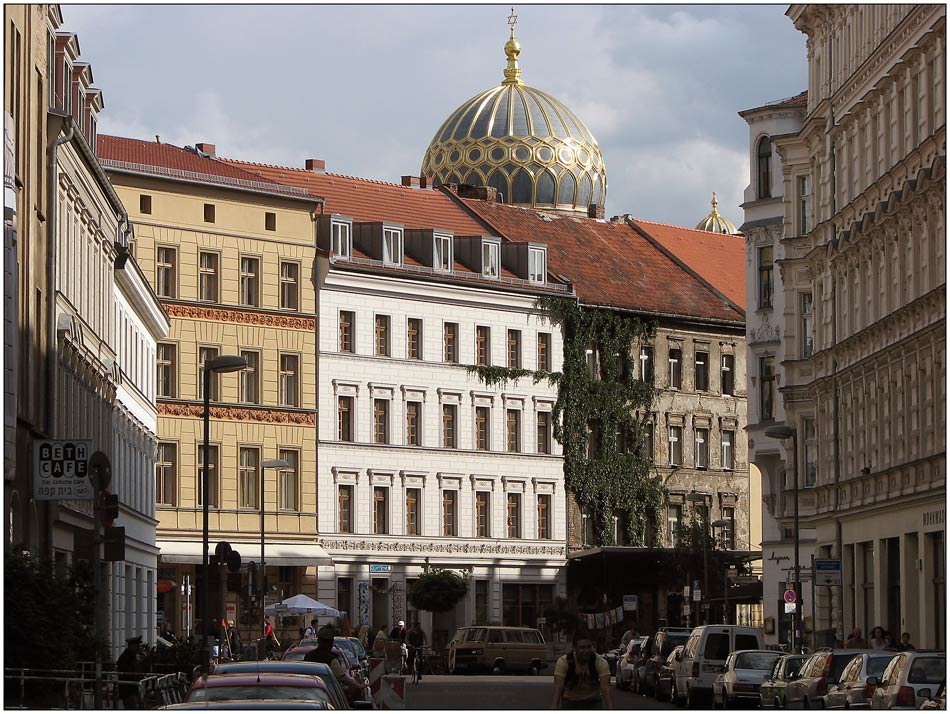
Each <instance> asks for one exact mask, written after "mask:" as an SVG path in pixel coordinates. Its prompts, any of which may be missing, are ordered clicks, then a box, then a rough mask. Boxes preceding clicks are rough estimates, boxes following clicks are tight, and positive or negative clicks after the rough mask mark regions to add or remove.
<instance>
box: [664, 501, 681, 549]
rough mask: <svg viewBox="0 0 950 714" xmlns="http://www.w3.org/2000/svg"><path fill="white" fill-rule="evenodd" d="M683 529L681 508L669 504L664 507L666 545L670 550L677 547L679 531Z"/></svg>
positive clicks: (675, 504) (678, 505)
mask: <svg viewBox="0 0 950 714" xmlns="http://www.w3.org/2000/svg"><path fill="white" fill-rule="evenodd" d="M682 527H683V506H682V505H681V504H679V503H671V504H669V505H668V506H667V507H666V544H667V545H668V546H669V547H670V548H675V547H676V546H677V545H679V541H680V529H681V528H682Z"/></svg>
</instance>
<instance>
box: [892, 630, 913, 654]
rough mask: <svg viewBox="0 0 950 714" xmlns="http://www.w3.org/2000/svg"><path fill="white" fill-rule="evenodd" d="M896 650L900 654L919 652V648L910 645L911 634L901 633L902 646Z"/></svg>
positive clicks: (896, 647) (898, 646) (897, 646)
mask: <svg viewBox="0 0 950 714" xmlns="http://www.w3.org/2000/svg"><path fill="white" fill-rule="evenodd" d="M894 649H896V650H897V651H898V652H915V651H916V650H917V648H916V647H914V646H913V645H912V644H911V643H910V633H909V632H902V633H901V641H900V644H898V645H896V646H895V648H894Z"/></svg>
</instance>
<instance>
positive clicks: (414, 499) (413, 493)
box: [406, 488, 422, 536]
mask: <svg viewBox="0 0 950 714" xmlns="http://www.w3.org/2000/svg"><path fill="white" fill-rule="evenodd" d="M421 499H422V490H421V489H418V488H407V489H406V535H411V536H417V535H419V524H420V523H421V522H422V519H421V517H420V514H421V512H422V503H421Z"/></svg>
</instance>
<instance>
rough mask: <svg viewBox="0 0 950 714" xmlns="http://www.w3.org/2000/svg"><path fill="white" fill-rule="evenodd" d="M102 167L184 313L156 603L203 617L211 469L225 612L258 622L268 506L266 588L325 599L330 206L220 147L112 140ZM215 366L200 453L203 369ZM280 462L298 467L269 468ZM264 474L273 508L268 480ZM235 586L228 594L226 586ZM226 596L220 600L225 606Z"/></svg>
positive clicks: (162, 439)
mask: <svg viewBox="0 0 950 714" xmlns="http://www.w3.org/2000/svg"><path fill="white" fill-rule="evenodd" d="M99 149H100V157H101V160H102V164H103V166H104V167H105V169H106V171H107V172H108V174H109V176H110V178H111V180H112V182H113V184H114V185H115V188H116V191H117V192H118V194H119V196H120V197H121V199H122V201H123V203H124V204H125V205H126V207H127V209H128V212H129V218H130V221H131V223H132V225H133V226H134V229H135V248H134V250H135V255H136V258H137V259H138V261H139V263H140V264H141V266H142V269H143V271H144V273H145V274H146V275H147V276H148V278H149V280H150V281H151V283H152V286H153V287H154V289H155V292H156V293H157V294H158V296H159V298H160V300H161V302H162V305H163V306H164V308H165V311H166V312H167V313H168V315H169V317H170V318H171V329H170V331H169V335H168V338H167V339H166V340H164V341H162V342H161V343H159V345H158V353H157V360H156V362H157V373H156V376H157V395H158V396H157V401H158V414H159V418H158V435H159V445H158V460H157V464H156V469H155V517H156V518H157V520H158V529H157V545H158V547H159V548H160V551H161V560H160V566H159V580H158V583H157V588H158V592H159V596H158V597H159V604H158V609H159V611H161V612H162V613H163V615H162V616H163V617H164V618H166V619H168V620H169V621H171V622H172V624H173V626H174V628H175V630H176V631H178V632H188V631H189V630H190V628H192V627H193V626H194V624H195V620H196V618H198V617H200V616H201V612H202V600H201V598H202V597H203V594H202V593H201V592H200V589H199V588H198V586H199V583H200V578H199V577H198V574H199V572H200V567H196V566H197V565H200V563H201V560H202V515H203V503H204V500H203V499H204V494H203V493H202V488H201V483H202V468H203V464H205V463H207V468H208V469H209V477H210V487H209V493H208V504H209V508H210V524H209V532H210V550H211V552H212V553H213V552H214V549H215V546H216V545H217V543H219V542H220V541H227V542H228V543H230V545H231V546H232V548H234V549H235V550H237V551H238V552H240V554H241V559H242V563H243V565H242V567H241V572H240V573H239V574H231V575H230V576H228V577H225V576H224V573H223V571H224V568H221V569H217V568H213V569H212V570H214V571H215V572H214V573H213V576H212V582H211V589H212V593H218V595H216V596H215V600H214V604H213V605H212V616H213V617H215V618H220V617H225V616H226V617H228V618H229V619H234V620H236V621H239V622H240V625H241V626H243V628H245V629H247V630H248V631H249V632H253V631H254V630H255V629H256V628H257V627H259V626H260V624H259V623H260V615H259V611H260V600H259V590H258V588H259V581H256V580H255V579H254V578H253V577H252V574H251V572H250V570H251V568H249V563H251V562H253V563H255V564H259V563H260V561H261V532H260V531H261V525H260V518H261V516H260V513H261V509H262V508H263V510H264V511H265V514H266V525H265V534H264V539H265V542H266V546H265V547H266V552H265V562H266V564H267V590H268V594H267V598H268V601H270V600H271V599H274V600H277V599H282V598H285V597H289V596H291V595H295V594H297V593H300V592H306V593H308V594H310V595H313V594H315V590H314V588H315V575H316V566H317V565H318V564H319V563H321V562H325V561H326V560H327V559H326V554H325V552H324V551H323V550H322V549H321V548H320V547H319V546H318V545H317V504H316V483H315V479H316V444H317V432H316V371H317V369H316V354H317V351H316V302H315V288H314V284H315V282H314V279H315V275H314V271H315V269H316V261H315V257H316V250H317V248H316V240H315V235H316V234H315V230H314V219H315V214H316V212H317V211H318V210H319V209H320V208H321V206H322V201H321V199H318V198H313V197H310V196H308V195H306V193H305V192H303V191H302V190H300V189H295V188H292V187H287V186H280V185H277V184H272V183H267V182H264V181H261V180H260V177H259V176H256V175H253V174H249V173H247V172H245V171H243V170H241V169H238V168H234V167H231V166H228V165H226V164H223V163H221V162H219V161H216V160H215V158H214V147H213V146H211V145H208V144H198V145H197V146H196V147H186V148H180V147H177V146H172V145H170V144H163V143H159V141H154V142H145V141H139V140H134V139H123V138H119V137H111V136H101V137H100V139H99ZM223 355H237V356H241V357H243V358H244V359H246V360H247V365H248V366H247V368H246V369H244V370H243V371H240V372H237V373H231V374H215V375H214V382H213V383H212V384H211V385H210V388H211V392H210V403H211V409H210V422H211V427H210V429H211V431H210V441H209V445H210V446H209V450H208V456H207V459H206V458H205V455H204V447H203V441H204V437H203V416H204V406H203V384H204V382H203V379H204V374H203V372H204V370H203V364H204V363H205V361H206V360H208V359H212V358H214V357H218V356H223ZM273 459H283V460H285V461H286V462H287V463H288V464H289V468H286V469H264V468H263V467H262V464H263V463H264V462H266V461H267V460H273ZM262 482H263V489H264V491H263V497H264V500H263V505H262V502H261V484H262ZM219 582H221V583H222V584H223V585H225V589H226V593H225V594H224V595H223V596H221V594H220V591H219V590H216V588H217V587H218V583H219ZM218 597H222V599H221V600H218V599H217V598H218Z"/></svg>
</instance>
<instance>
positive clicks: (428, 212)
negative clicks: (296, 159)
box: [219, 159, 485, 236]
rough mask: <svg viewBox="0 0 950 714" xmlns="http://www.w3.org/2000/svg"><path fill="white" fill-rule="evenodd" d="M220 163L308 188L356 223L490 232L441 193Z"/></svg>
mask: <svg viewBox="0 0 950 714" xmlns="http://www.w3.org/2000/svg"><path fill="white" fill-rule="evenodd" d="M219 161H221V162H223V163H226V164H229V165H231V166H233V167H236V168H240V169H242V170H245V171H249V172H253V173H255V174H256V175H257V176H259V177H262V178H263V179H264V180H266V181H276V182H278V183H283V184H287V185H290V186H298V187H300V188H303V189H306V190H307V191H308V192H309V193H310V194H312V195H314V196H320V197H322V198H325V199H326V202H327V205H326V211H327V213H339V214H341V215H344V216H350V217H351V218H353V220H355V221H391V222H393V223H401V224H403V225H404V226H406V228H443V229H446V230H450V231H454V232H455V234H456V235H463V236H464V235H482V234H483V233H485V227H484V226H482V225H481V224H480V223H478V221H476V220H474V219H473V218H471V217H470V216H468V215H467V214H466V213H465V212H464V211H462V210H460V209H459V207H458V206H456V205H455V204H454V203H453V202H452V200H451V199H449V198H448V197H447V196H445V195H444V194H443V193H442V192H441V191H432V190H426V189H418V188H410V187H409V186H401V185H399V184H394V183H385V182H382V181H371V180H369V179H361V178H353V177H351V176H340V175H338V174H330V173H315V172H313V171H309V170H307V169H293V168H287V167H283V166H268V165H266V164H253V163H248V162H245V161H237V160H235V159H219Z"/></svg>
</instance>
